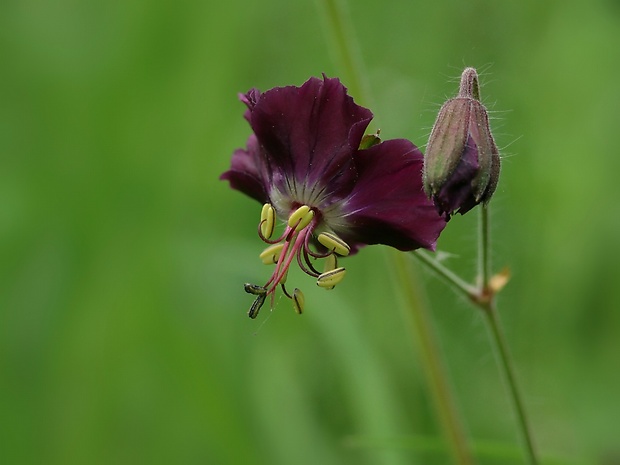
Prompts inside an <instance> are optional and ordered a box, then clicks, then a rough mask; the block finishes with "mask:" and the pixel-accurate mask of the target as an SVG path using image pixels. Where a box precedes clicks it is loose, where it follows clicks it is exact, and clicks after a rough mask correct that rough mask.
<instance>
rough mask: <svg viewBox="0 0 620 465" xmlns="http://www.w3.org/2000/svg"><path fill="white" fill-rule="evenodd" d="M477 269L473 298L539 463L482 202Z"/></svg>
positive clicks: (532, 457)
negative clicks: (500, 306)
mask: <svg viewBox="0 0 620 465" xmlns="http://www.w3.org/2000/svg"><path fill="white" fill-rule="evenodd" d="M478 267H479V269H478V273H479V280H480V285H479V289H478V296H477V299H473V301H474V303H476V304H477V306H478V307H479V308H480V309H481V310H482V313H483V314H484V316H485V320H486V323H487V325H488V327H489V331H490V333H491V341H492V343H493V345H494V349H495V353H496V357H497V361H498V364H499V367H500V370H501V371H502V374H503V377H504V379H505V382H506V385H507V387H508V393H509V397H510V399H511V402H512V405H513V409H514V411H515V416H516V420H517V425H518V428H519V430H520V433H521V437H522V440H523V442H524V445H525V452H526V456H527V459H528V461H529V463H530V465H537V464H538V458H537V455H536V451H535V449H534V439H533V435H532V431H531V429H530V426H529V421H528V417H527V413H526V410H525V405H524V402H523V397H522V395H521V393H520V390H519V386H518V383H517V376H516V370H515V367H514V363H513V360H512V357H511V356H510V351H509V350H508V343H507V342H506V337H505V335H504V331H503V329H502V326H501V324H500V321H499V316H498V312H497V304H496V300H495V296H496V295H497V292H498V291H499V290H500V289H498V288H497V287H496V286H494V285H493V279H492V277H491V276H490V272H491V271H490V270H491V240H490V222H489V206H488V205H487V204H483V205H482V208H481V209H480V224H479V247H478Z"/></svg>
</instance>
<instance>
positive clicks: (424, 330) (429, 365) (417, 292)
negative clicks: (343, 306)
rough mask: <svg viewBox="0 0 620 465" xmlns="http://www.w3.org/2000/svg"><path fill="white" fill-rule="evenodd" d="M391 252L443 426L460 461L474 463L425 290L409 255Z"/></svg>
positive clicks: (399, 285)
mask: <svg viewBox="0 0 620 465" xmlns="http://www.w3.org/2000/svg"><path fill="white" fill-rule="evenodd" d="M390 252H391V257H390V258H391V261H392V264H393V265H394V270H395V272H396V275H397V278H398V280H399V283H398V288H399V289H401V290H403V297H404V299H405V303H406V307H407V308H408V309H409V310H410V312H408V316H407V320H408V321H409V323H410V326H411V331H412V332H413V333H414V334H415V338H414V339H415V340H416V341H417V342H418V346H419V352H420V355H421V362H422V365H423V366H424V370H425V371H426V374H427V378H428V382H429V384H430V388H431V392H432V395H433V398H434V401H435V405H436V408H437V412H438V414H439V419H440V422H441V425H442V427H443V430H444V432H445V435H446V436H447V439H448V440H449V443H450V446H451V448H452V453H453V455H454V458H455V459H456V462H457V463H459V464H463V465H464V464H473V463H474V460H473V458H472V454H471V451H470V449H469V447H468V443H467V438H466V436H465V434H464V432H463V426H462V424H461V421H460V418H459V416H458V414H457V411H456V407H455V405H454V400H453V397H452V393H451V390H450V383H449V382H448V379H447V376H446V370H445V368H444V366H443V363H442V359H441V356H440V350H439V345H438V343H437V340H436V336H435V332H434V330H433V326H432V323H431V318H430V316H429V312H428V304H427V302H426V299H425V293H424V289H423V288H422V286H421V285H420V279H419V277H418V276H417V274H416V273H415V270H414V269H413V268H412V266H411V262H410V260H408V259H407V257H406V256H405V254H403V253H402V252H398V251H396V250H393V251H390Z"/></svg>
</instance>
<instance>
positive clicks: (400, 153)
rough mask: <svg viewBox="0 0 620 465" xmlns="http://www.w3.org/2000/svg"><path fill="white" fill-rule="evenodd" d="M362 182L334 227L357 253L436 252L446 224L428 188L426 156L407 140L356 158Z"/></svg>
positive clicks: (386, 142) (387, 145)
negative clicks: (369, 248)
mask: <svg viewBox="0 0 620 465" xmlns="http://www.w3.org/2000/svg"><path fill="white" fill-rule="evenodd" d="M356 163H357V169H358V172H359V178H358V180H357V182H356V184H355V188H354V189H353V191H352V192H351V195H350V196H349V198H348V199H347V200H346V202H345V203H344V205H343V207H342V213H343V217H342V218H340V219H338V220H337V221H336V222H334V224H330V226H332V227H333V228H334V230H335V232H336V233H337V234H339V235H340V236H341V237H342V238H343V239H344V240H345V241H347V243H349V245H350V246H351V247H352V249H354V250H355V249H357V248H358V247H359V246H360V245H363V244H386V245H389V246H392V247H395V248H397V249H399V250H413V249H416V248H419V247H424V248H427V249H434V248H435V243H436V241H437V238H438V237H439V234H440V233H441V231H442V230H443V228H444V227H445V225H446V222H445V221H444V220H443V218H441V217H440V216H439V215H438V214H437V211H436V209H435V206H434V205H433V203H432V202H431V201H430V200H429V199H428V198H427V197H426V195H425V194H424V191H423V189H422V166H423V156H422V153H421V152H420V151H419V150H418V149H417V147H416V146H415V145H413V144H412V143H411V142H409V141H408V140H405V139H395V140H388V141H385V142H382V143H381V144H379V145H376V146H374V147H371V148H369V149H367V150H361V151H359V152H358V153H357V154H356Z"/></svg>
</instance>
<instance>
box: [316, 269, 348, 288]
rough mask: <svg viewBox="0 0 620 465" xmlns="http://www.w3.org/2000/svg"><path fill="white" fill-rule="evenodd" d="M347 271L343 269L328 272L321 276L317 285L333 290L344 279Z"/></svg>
mask: <svg viewBox="0 0 620 465" xmlns="http://www.w3.org/2000/svg"><path fill="white" fill-rule="evenodd" d="M345 273H346V270H345V269H344V268H343V267H340V268H336V269H335V270H331V271H327V272H325V273H322V274H321V275H319V277H318V278H317V280H316V285H317V286H319V287H322V288H325V289H332V288H333V287H334V286H335V285H336V284H338V283H339V282H340V281H342V280H343V279H344V275H345Z"/></svg>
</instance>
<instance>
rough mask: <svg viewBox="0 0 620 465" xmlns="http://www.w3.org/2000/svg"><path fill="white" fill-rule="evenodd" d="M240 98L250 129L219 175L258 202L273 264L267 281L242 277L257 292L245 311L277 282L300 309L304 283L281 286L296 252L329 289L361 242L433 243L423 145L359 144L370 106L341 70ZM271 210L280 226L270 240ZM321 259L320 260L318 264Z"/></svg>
mask: <svg viewBox="0 0 620 465" xmlns="http://www.w3.org/2000/svg"><path fill="white" fill-rule="evenodd" d="M240 99H241V101H242V102H243V103H245V104H246V105H247V107H248V109H247V110H246V112H245V115H244V116H245V118H246V119H247V120H248V122H249V123H250V126H251V127H252V130H253V131H254V134H252V135H251V136H250V138H249V139H248V142H247V148H246V149H238V150H236V151H235V152H234V154H233V157H232V162H231V167H230V170H228V171H226V172H225V173H224V174H222V176H221V177H220V179H224V180H227V181H229V182H230V185H231V187H232V188H234V189H237V190H240V191H241V192H243V193H245V194H247V195H249V196H250V197H252V198H254V199H256V200H258V201H259V202H261V203H263V204H264V205H263V209H262V212H261V221H260V223H259V228H258V232H259V235H260V236H261V238H262V239H263V241H265V242H266V243H268V244H271V245H270V246H269V247H267V249H266V250H265V252H263V253H262V254H261V259H262V260H263V262H265V263H271V264H275V267H276V268H275V271H274V273H273V275H272V277H271V279H270V280H269V281H268V282H267V283H266V284H265V285H264V286H256V285H250V284H248V285H246V291H248V292H250V293H252V294H254V295H256V296H257V299H256V302H255V304H254V305H253V306H252V309H251V310H250V316H251V317H255V316H256V313H257V312H258V309H259V308H260V306H261V305H262V303H263V302H264V301H265V298H266V296H268V295H272V296H273V293H274V291H275V289H276V288H277V287H278V285H282V289H283V291H284V293H285V294H286V295H287V296H288V297H290V298H291V299H292V300H293V304H294V308H295V309H296V310H297V311H298V312H301V311H302V309H303V301H304V299H303V294H301V291H299V290H298V289H295V292H292V293H289V292H288V291H287V290H286V287H285V286H284V282H285V280H286V276H287V272H288V269H289V266H290V265H291V263H292V262H293V260H295V261H297V263H298V264H299V266H300V267H301V269H302V270H303V271H304V272H306V273H307V274H309V275H311V276H313V277H315V278H317V284H318V285H319V286H321V287H324V288H328V289H331V288H332V287H333V286H334V285H335V284H337V283H338V282H339V281H340V280H341V279H342V278H343V277H344V272H345V270H344V268H342V267H339V266H338V264H337V260H336V258H337V257H339V256H346V255H349V254H354V253H355V252H357V251H358V250H359V248H360V247H362V246H364V245H368V244H386V245H390V246H392V247H395V248H397V249H399V250H413V249H416V248H419V247H424V248H428V249H434V246H435V243H436V241H437V238H438V237H439V234H440V233H441V231H442V230H443V228H444V226H445V221H444V220H443V219H442V218H441V217H440V216H439V215H438V214H437V212H436V210H435V208H434V206H433V204H432V202H430V201H429V200H428V199H427V198H426V196H425V195H424V192H423V188H422V166H423V156H422V154H421V153H420V151H419V150H418V149H417V147H416V146H415V145H413V144H412V143H411V142H409V141H408V140H405V139H396V140H388V141H385V142H380V141H379V139H378V138H375V139H374V142H375V144H374V145H373V144H372V143H366V141H365V143H364V147H368V146H370V147H369V148H364V149H361V148H360V143H361V141H362V137H363V136H364V131H365V130H366V128H367V126H368V124H369V123H370V121H371V119H372V113H371V112H370V110H368V109H366V108H363V107H360V106H358V105H356V104H355V103H354V101H353V99H352V98H351V97H349V96H348V95H347V91H346V88H345V87H344V86H343V85H342V84H341V83H340V81H339V80H338V79H328V78H326V77H324V78H323V80H321V79H317V78H311V79H309V80H308V81H307V82H306V83H304V84H303V85H302V86H301V87H294V86H287V87H276V88H274V89H271V90H269V91H267V92H265V93H260V92H259V91H258V90H256V89H253V90H251V91H249V92H248V93H247V94H245V95H241V96H240ZM276 218H277V219H281V220H283V221H284V222H285V230H284V232H283V233H282V234H281V235H280V236H279V237H278V238H276V239H274V240H272V239H271V235H272V233H273V231H274V226H275V222H276ZM317 259H325V260H324V261H325V263H326V266H325V268H324V269H323V271H319V270H317V267H316V260H317ZM272 299H273V297H272Z"/></svg>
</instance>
